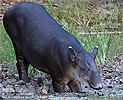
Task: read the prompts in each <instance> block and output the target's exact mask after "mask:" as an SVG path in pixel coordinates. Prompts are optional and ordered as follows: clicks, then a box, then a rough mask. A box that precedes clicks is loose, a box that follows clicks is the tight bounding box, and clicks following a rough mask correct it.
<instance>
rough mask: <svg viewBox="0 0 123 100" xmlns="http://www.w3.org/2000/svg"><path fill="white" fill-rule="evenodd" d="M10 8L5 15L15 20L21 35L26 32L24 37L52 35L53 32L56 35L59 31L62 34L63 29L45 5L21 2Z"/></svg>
mask: <svg viewBox="0 0 123 100" xmlns="http://www.w3.org/2000/svg"><path fill="white" fill-rule="evenodd" d="M10 10H11V11H9V10H8V12H7V13H6V14H5V16H4V17H6V15H7V17H9V19H11V20H13V22H15V24H16V25H17V26H18V29H19V30H18V32H20V35H23V34H24V37H30V36H31V35H33V36H36V37H38V36H37V35H40V36H42V37H44V38H45V36H46V35H47V36H50V35H51V33H53V34H52V35H54V36H55V37H56V36H57V35H58V33H59V34H60V33H61V32H62V31H63V29H61V27H60V26H59V24H57V22H56V21H55V20H54V19H53V18H52V17H51V16H50V15H49V14H48V13H47V11H46V10H45V9H44V7H42V6H41V5H39V4H34V3H27V2H26V3H20V4H18V5H16V6H15V7H13V8H11V9H10ZM39 28H40V30H39ZM36 30H37V31H36ZM61 30H62V31H61ZM48 33H49V34H48ZM34 34H35V35H34ZM26 35H27V36H26ZM47 36H46V37H47ZM22 37H23V36H22ZM52 38H53V36H52Z"/></svg>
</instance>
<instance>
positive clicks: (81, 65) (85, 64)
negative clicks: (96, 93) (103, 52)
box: [68, 46, 102, 89]
mask: <svg viewBox="0 0 123 100" xmlns="http://www.w3.org/2000/svg"><path fill="white" fill-rule="evenodd" d="M68 49H69V56H70V60H71V61H72V66H73V67H75V69H76V71H75V72H76V73H75V74H76V76H75V77H77V78H78V80H79V81H83V80H84V81H85V82H87V83H88V84H89V85H90V86H91V87H92V88H94V89H101V88H102V85H101V76H100V73H99V71H98V69H97V65H96V63H95V58H96V55H97V52H98V47H95V48H94V50H93V52H92V53H88V52H86V51H83V52H82V53H77V52H76V51H75V50H74V48H72V47H71V46H69V48H68Z"/></svg>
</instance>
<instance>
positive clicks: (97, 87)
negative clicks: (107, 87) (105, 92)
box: [89, 83, 103, 90]
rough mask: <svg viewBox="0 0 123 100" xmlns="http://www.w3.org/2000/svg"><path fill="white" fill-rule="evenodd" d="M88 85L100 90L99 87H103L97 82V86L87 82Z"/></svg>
mask: <svg viewBox="0 0 123 100" xmlns="http://www.w3.org/2000/svg"><path fill="white" fill-rule="evenodd" d="M89 85H90V87H91V88H93V89H95V90H100V89H102V88H103V86H102V85H101V84H98V85H97V86H94V85H92V84H91V83H89Z"/></svg>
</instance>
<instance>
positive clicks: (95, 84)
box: [88, 71, 103, 90]
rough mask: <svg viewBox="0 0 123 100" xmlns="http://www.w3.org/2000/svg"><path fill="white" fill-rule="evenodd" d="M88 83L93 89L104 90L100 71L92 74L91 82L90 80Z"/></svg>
mask: <svg viewBox="0 0 123 100" xmlns="http://www.w3.org/2000/svg"><path fill="white" fill-rule="evenodd" d="M88 83H89V85H90V87H92V88H93V89H96V90H99V89H102V88H103V86H102V84H101V76H100V73H99V72H98V71H92V72H91V75H90V80H88Z"/></svg>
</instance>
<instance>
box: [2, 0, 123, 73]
mask: <svg viewBox="0 0 123 100" xmlns="http://www.w3.org/2000/svg"><path fill="white" fill-rule="evenodd" d="M82 1H83V0H80V1H78V2H77V0H67V1H65V0H61V2H60V1H57V2H56V1H52V2H51V1H47V0H44V1H42V2H37V1H36V0H34V1H33V2H35V3H39V4H41V5H43V6H44V7H45V8H46V9H47V11H48V12H49V13H50V14H51V15H52V16H53V18H54V19H55V20H56V21H57V22H58V23H59V24H60V25H61V26H62V27H63V28H64V29H65V30H67V31H68V32H69V33H71V34H73V35H74V36H75V37H76V38H77V39H78V40H79V41H80V43H81V45H82V46H83V47H84V48H85V49H86V50H87V51H88V52H92V50H93V49H94V47H95V46H98V47H99V52H98V56H97V58H96V60H97V63H98V64H106V63H107V59H108V58H109V57H113V56H117V55H120V54H123V44H122V43H123V34H122V33H123V32H122V27H121V26H122V25H121V23H122V17H121V15H122V12H123V11H122V10H120V5H121V2H120V1H119V2H109V3H107V2H103V3H99V2H97V3H95V2H94V1H93V2H86V0H85V1H83V2H82ZM0 28H1V29H0V30H1V31H0V59H1V62H0V63H3V62H9V63H11V64H12V65H13V63H15V54H14V49H13V45H12V43H11V40H10V38H9V37H8V35H7V33H6V32H5V29H4V28H3V25H1V27H0ZM30 71H32V68H30Z"/></svg>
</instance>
